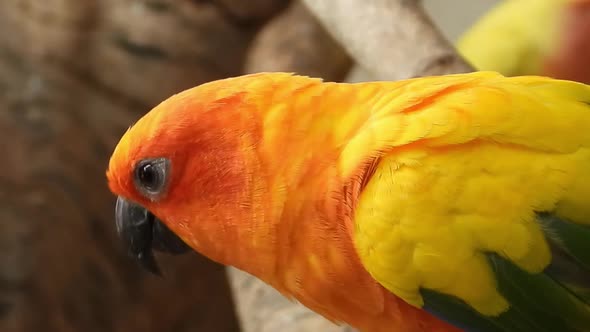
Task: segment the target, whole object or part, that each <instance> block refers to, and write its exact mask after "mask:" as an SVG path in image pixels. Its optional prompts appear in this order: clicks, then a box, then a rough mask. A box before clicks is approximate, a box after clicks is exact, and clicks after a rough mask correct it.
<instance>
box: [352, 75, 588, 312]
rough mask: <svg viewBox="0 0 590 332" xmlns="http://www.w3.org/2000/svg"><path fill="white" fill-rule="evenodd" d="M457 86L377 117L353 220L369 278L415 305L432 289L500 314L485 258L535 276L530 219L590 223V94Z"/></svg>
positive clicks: (539, 246) (479, 78)
mask: <svg viewBox="0 0 590 332" xmlns="http://www.w3.org/2000/svg"><path fill="white" fill-rule="evenodd" d="M456 77H457V78H459V80H457V82H455V83H454V84H455V85H453V86H454V87H455V88H453V86H451V85H442V84H441V85H440V86H439V85H438V83H439V82H437V81H436V79H435V80H433V81H432V82H430V84H429V83H428V82H420V81H416V84H417V86H415V87H414V88H413V89H415V91H417V93H419V91H421V89H420V87H419V86H418V85H419V84H421V83H426V84H425V85H426V87H425V90H424V91H427V90H428V89H432V88H433V87H437V86H439V90H438V91H439V92H440V93H438V94H436V93H434V94H433V95H435V97H433V99H432V100H430V101H429V102H428V103H424V102H423V103H424V104H423V105H421V107H419V108H417V109H415V110H412V111H410V112H407V110H408V108H407V107H406V108H405V110H406V111H404V108H401V109H398V110H397V111H396V112H397V113H396V114H395V115H393V114H390V113H388V114H387V116H386V115H385V114H383V115H379V116H376V115H377V114H379V111H375V112H373V114H374V115H375V116H376V117H375V118H374V119H373V120H369V121H375V122H376V123H370V124H367V126H370V127H371V128H375V130H376V131H377V132H373V133H371V132H367V133H362V134H359V135H365V136H366V138H364V139H361V138H356V139H358V140H359V141H362V142H370V141H371V139H370V138H369V137H372V138H373V139H375V140H376V141H373V142H374V144H380V148H378V149H377V150H379V151H380V154H381V159H380V162H379V165H378V167H377V170H376V171H375V173H374V175H373V176H372V178H371V180H370V181H369V182H368V184H367V186H366V187H365V189H364V190H363V193H362V195H361V197H360V200H359V203H358V205H357V209H356V211H355V227H356V228H355V245H356V248H357V250H358V252H359V255H360V257H361V260H362V262H363V264H364V266H365V267H366V268H367V270H368V271H369V273H371V275H372V276H373V277H374V278H375V279H376V280H377V281H379V282H380V283H381V284H382V285H383V286H384V287H385V288H387V289H388V290H390V291H391V292H392V293H394V294H396V295H398V296H399V297H401V298H403V299H404V300H406V301H407V302H409V303H411V304H413V305H416V306H421V305H422V299H421V296H420V293H419V289H420V288H421V287H425V288H429V289H433V290H437V291H440V292H443V293H446V294H449V295H455V296H457V297H459V298H461V299H463V300H465V301H466V302H467V303H468V304H470V305H471V306H473V307H474V308H475V309H477V310H478V311H480V312H481V313H483V314H486V315H497V314H499V313H501V312H503V311H505V310H506V309H507V308H508V302H507V301H506V300H505V299H504V298H503V297H502V296H501V295H500V293H499V292H498V291H497V289H496V284H495V279H494V276H493V274H492V272H491V268H490V266H489V264H488V263H487V261H486V260H485V257H484V255H483V253H484V252H495V253H497V254H499V255H501V256H503V257H505V258H508V259H510V260H511V261H513V262H514V263H515V264H517V265H518V266H519V267H521V268H523V269H525V270H527V271H529V272H539V271H541V270H542V269H543V268H545V267H546V266H547V264H549V262H550V251H549V249H548V245H547V243H546V241H545V238H544V235H543V232H542V229H541V228H540V227H541V226H540V225H539V224H538V223H536V222H535V212H539V211H554V210H557V211H558V214H561V215H563V216H565V217H569V218H571V219H573V220H575V221H579V222H582V223H583V222H586V223H588V221H589V220H590V201H589V198H588V197H590V193H588V192H587V191H588V189H587V188H590V172H589V171H588V170H590V106H589V105H588V101H590V87H588V86H584V85H582V84H576V83H571V82H565V81H555V80H549V79H545V78H541V77H518V78H504V77H501V76H497V75H495V74H490V73H483V74H468V75H458V76H456ZM461 78H463V79H462V80H461ZM540 96H541V97H543V98H538V97H540ZM399 98H402V99H403V98H404V96H403V95H402V96H400V97H399ZM398 102H399V101H398ZM387 105H389V104H387ZM384 112H385V111H384ZM353 146H356V145H354V143H353ZM358 146H359V147H358V149H360V146H361V144H360V143H359V144H358ZM350 158H353V157H352V156H351V157H350ZM465 271H469V273H465Z"/></svg>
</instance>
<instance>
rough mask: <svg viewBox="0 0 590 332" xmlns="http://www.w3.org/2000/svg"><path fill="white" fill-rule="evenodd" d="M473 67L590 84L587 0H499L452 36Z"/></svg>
mask: <svg viewBox="0 0 590 332" xmlns="http://www.w3.org/2000/svg"><path fill="white" fill-rule="evenodd" d="M457 48H458V50H459V53H461V54H462V55H463V56H464V57H465V58H466V59H467V60H468V62H470V63H471V64H472V65H473V66H474V67H475V68H477V69H478V70H490V71H497V72H500V73H502V74H503V75H506V76H516V75H543V76H551V77H554V78H561V79H568V80H575V81H579V82H583V83H587V84H590V0H504V1H501V2H500V3H499V4H498V5H497V6H496V7H494V8H492V9H491V10H490V11H489V12H488V13H486V14H485V15H484V16H483V17H482V18H481V19H480V20H479V21H478V22H476V23H475V25H474V26H473V27H471V28H470V29H469V30H468V31H467V32H465V33H464V34H463V36H461V38H460V39H459V40H458V42H457Z"/></svg>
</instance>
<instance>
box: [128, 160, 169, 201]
mask: <svg viewBox="0 0 590 332" xmlns="http://www.w3.org/2000/svg"><path fill="white" fill-rule="evenodd" d="M169 168H170V162H169V161H168V159H166V158H156V159H144V160H142V161H140V162H139V163H137V165H136V166H135V172H134V173H135V174H134V180H135V186H136V187H137V190H138V191H139V192H140V193H141V194H142V195H144V196H145V197H147V198H149V199H150V200H152V201H155V200H156V199H158V198H159V196H160V195H162V193H163V192H164V190H165V189H166V184H167V182H168V181H167V180H168V177H167V175H168V172H169Z"/></svg>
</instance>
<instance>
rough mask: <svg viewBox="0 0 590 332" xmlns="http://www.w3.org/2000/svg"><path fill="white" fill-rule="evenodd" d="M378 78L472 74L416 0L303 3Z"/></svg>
mask: <svg viewBox="0 0 590 332" xmlns="http://www.w3.org/2000/svg"><path fill="white" fill-rule="evenodd" d="M303 2H304V3H305V4H306V5H307V6H308V8H309V9H310V10H311V12H312V13H313V14H314V15H316V16H317V17H318V18H319V19H320V21H321V22H322V24H323V25H324V26H325V27H326V29H327V30H328V31H329V32H330V33H331V34H332V35H333V36H334V38H335V39H336V40H338V41H339V42H340V43H341V44H342V45H343V46H344V47H345V48H346V50H347V51H348V53H349V54H350V55H351V56H352V57H353V58H354V59H355V60H356V62H357V63H358V64H359V65H360V66H361V67H362V68H363V69H364V70H366V71H367V72H368V73H369V75H370V77H374V78H375V79H378V80H398V79H404V78H409V77H415V76H427V75H441V74H448V73H457V72H468V71H471V70H472V69H471V67H470V66H469V65H468V64H467V63H466V62H465V61H464V60H463V59H462V58H461V57H459V56H458V55H457V53H456V52H455V50H454V47H453V46H452V45H451V44H450V42H449V41H447V40H446V39H445V38H444V36H443V35H442V33H441V32H440V31H439V30H438V29H437V28H436V27H435V26H434V24H433V23H432V21H431V19H430V18H429V17H428V15H427V14H426V13H425V12H424V10H423V8H422V6H421V5H420V2H419V1H416V0H339V1H337V2H336V1H328V0H303Z"/></svg>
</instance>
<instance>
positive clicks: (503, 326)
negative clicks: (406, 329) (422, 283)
mask: <svg viewBox="0 0 590 332" xmlns="http://www.w3.org/2000/svg"><path fill="white" fill-rule="evenodd" d="M538 220H539V222H540V223H541V224H542V225H543V228H544V230H545V234H546V235H547V238H548V239H549V241H550V243H551V250H552V262H551V264H550V265H549V266H548V267H547V268H546V269H545V270H544V271H543V272H542V273H538V274H531V273H528V272H526V271H524V270H522V269H520V268H518V267H517V266H516V265H514V264H512V263H511V262H510V261H508V260H506V259H504V258H502V257H500V256H498V255H496V254H488V255H487V256H488V260H489V262H490V265H491V266H492V268H493V271H494V274H495V276H496V279H497V282H498V289H499V290H500V293H501V294H502V295H504V296H505V297H506V299H507V300H508V301H509V302H510V309H509V310H508V311H506V312H504V313H502V314H500V315H499V316H497V317H486V316H483V315H481V314H479V313H478V312H476V311H475V310H474V309H472V308H471V307H470V306H468V305H467V304H465V303H464V302H463V301H462V300H460V299H457V298H454V297H452V296H448V295H444V294H440V293H437V292H435V291H432V290H428V289H423V290H422V296H423V298H424V302H425V305H424V309H425V310H427V311H429V312H431V313H432V314H434V315H436V316H438V317H440V318H441V319H444V320H446V321H448V322H450V323H451V324H454V325H456V326H458V327H460V328H463V329H464V330H465V331H474V332H476V331H477V332H508V331H510V332H519V331H522V332H526V331H537V332H544V331H546V332H557V331H559V332H585V331H590V296H589V294H590V227H588V226H583V225H579V224H574V223H571V222H569V221H567V220H562V219H559V218H557V217H555V216H554V215H552V214H548V213H540V214H538Z"/></svg>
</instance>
